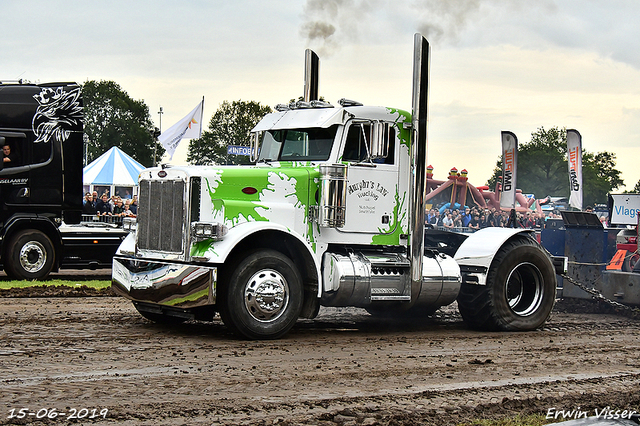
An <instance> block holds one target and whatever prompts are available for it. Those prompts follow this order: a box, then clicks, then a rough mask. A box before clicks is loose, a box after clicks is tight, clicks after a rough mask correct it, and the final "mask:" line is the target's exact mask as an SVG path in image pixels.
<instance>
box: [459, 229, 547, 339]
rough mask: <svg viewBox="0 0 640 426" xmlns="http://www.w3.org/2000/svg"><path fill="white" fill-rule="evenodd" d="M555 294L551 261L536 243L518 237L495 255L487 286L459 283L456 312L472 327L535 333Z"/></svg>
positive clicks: (545, 318)
mask: <svg viewBox="0 0 640 426" xmlns="http://www.w3.org/2000/svg"><path fill="white" fill-rule="evenodd" d="M555 294H556V277H555V269H554V267H553V265H552V263H551V260H550V259H549V257H548V256H547V254H546V253H545V252H544V251H543V250H542V248H540V246H539V245H538V244H537V243H536V242H535V241H533V240H532V239H530V238H527V237H523V236H519V237H516V238H514V239H512V240H511V241H509V242H507V243H506V244H505V245H504V246H502V247H501V248H500V250H499V251H498V253H496V256H495V257H494V259H493V262H492V263H491V267H490V269H489V273H488V275H487V283H486V285H472V284H464V283H463V284H462V287H461V288H460V294H459V295H458V309H459V310H460V314H461V315H462V318H463V319H464V320H465V322H466V323H467V324H468V325H469V326H470V327H471V328H475V329H480V330H501V331H526V330H534V329H536V328H538V327H540V326H541V325H543V324H544V323H545V321H546V320H547V319H548V318H549V315H550V314H551V310H552V309H553V304H554V302H555Z"/></svg>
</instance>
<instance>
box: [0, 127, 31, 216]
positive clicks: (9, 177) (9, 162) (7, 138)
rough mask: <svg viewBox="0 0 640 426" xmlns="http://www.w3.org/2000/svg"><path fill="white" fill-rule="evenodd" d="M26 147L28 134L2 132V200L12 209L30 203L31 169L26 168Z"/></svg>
mask: <svg viewBox="0 0 640 426" xmlns="http://www.w3.org/2000/svg"><path fill="white" fill-rule="evenodd" d="M26 146H27V135H26V134H24V133H20V132H0V148H2V155H1V156H0V157H1V159H2V169H0V199H1V201H2V205H3V206H6V207H10V206H13V205H23V204H28V203H29V195H30V194H29V167H26V166H25V164H24V162H23V153H24V150H25V147H26ZM6 207H5V208H6Z"/></svg>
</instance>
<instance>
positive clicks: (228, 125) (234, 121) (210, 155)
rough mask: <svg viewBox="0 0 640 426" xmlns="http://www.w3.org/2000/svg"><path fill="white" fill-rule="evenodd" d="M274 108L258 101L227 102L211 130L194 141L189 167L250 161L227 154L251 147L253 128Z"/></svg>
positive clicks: (189, 154)
mask: <svg viewBox="0 0 640 426" xmlns="http://www.w3.org/2000/svg"><path fill="white" fill-rule="evenodd" d="M270 112H271V107H269V106H264V105H260V103H259V102H256V101H242V100H239V101H233V102H231V103H230V102H228V101H224V102H222V104H220V107H219V108H218V110H217V111H216V112H215V113H214V114H213V117H211V121H210V122H209V130H206V131H204V132H202V137H200V138H199V139H191V141H190V142H189V152H188V153H187V161H188V162H189V163H190V164H240V163H243V162H246V161H247V160H248V158H247V157H246V156H240V155H227V146H229V145H239V146H249V142H250V133H251V129H253V128H254V127H255V125H256V124H257V123H258V121H260V119H261V118H262V117H264V115H265V114H268V113H270Z"/></svg>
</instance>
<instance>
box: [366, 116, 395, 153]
mask: <svg viewBox="0 0 640 426" xmlns="http://www.w3.org/2000/svg"><path fill="white" fill-rule="evenodd" d="M390 128H391V125H390V123H385V122H382V121H377V122H375V123H371V151H370V157H371V160H377V159H380V158H387V156H388V155H389V133H390Z"/></svg>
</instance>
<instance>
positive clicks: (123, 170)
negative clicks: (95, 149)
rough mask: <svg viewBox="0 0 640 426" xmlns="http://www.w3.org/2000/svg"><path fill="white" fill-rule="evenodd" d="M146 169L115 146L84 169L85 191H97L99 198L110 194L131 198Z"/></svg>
mask: <svg viewBox="0 0 640 426" xmlns="http://www.w3.org/2000/svg"><path fill="white" fill-rule="evenodd" d="M144 168H145V167H144V166H143V165H142V164H140V163H138V162H137V161H136V160H134V159H133V158H131V157H129V156H128V155H127V154H126V153H125V152H124V151H122V150H121V149H120V148H118V147H115V146H114V147H112V148H111V149H109V150H108V151H107V152H105V153H104V154H102V155H101V156H100V157H98V158H97V159H96V160H94V161H93V162H92V163H91V164H89V165H87V166H86V167H85V168H84V170H83V179H82V180H83V184H84V190H85V191H93V190H96V191H98V193H99V194H98V195H99V196H100V195H102V193H103V192H108V194H109V195H110V196H111V195H120V196H122V197H127V196H128V197H130V196H131V195H133V193H134V187H136V186H137V185H138V176H139V175H140V172H141V171H142V170H143V169H144ZM119 192H122V193H119ZM135 192H137V191H135Z"/></svg>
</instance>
